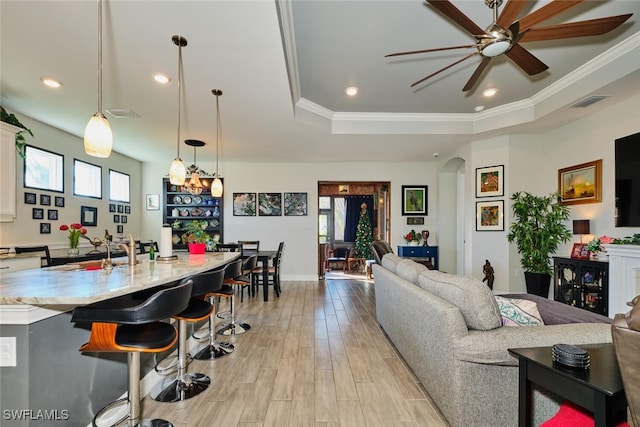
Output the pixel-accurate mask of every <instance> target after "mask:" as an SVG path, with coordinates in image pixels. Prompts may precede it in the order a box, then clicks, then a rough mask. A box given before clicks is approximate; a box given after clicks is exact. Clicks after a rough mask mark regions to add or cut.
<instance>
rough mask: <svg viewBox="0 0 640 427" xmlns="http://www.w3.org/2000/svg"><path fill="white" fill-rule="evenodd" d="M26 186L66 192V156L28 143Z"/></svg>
mask: <svg viewBox="0 0 640 427" xmlns="http://www.w3.org/2000/svg"><path fill="white" fill-rule="evenodd" d="M24 186H25V187H27V188H39V189H41V190H49V191H57V192H59V193H64V156H62V155H61V154H57V153H54V152H51V151H46V150H42V149H39V148H35V147H32V146H30V145H27V146H26V147H25V158H24Z"/></svg>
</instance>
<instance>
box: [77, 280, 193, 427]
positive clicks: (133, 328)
mask: <svg viewBox="0 0 640 427" xmlns="http://www.w3.org/2000/svg"><path fill="white" fill-rule="evenodd" d="M191 287H192V281H191V280H188V279H186V280H183V281H182V282H180V284H178V285H177V286H173V287H170V288H164V289H162V290H160V291H158V292H156V293H154V294H153V295H152V296H151V297H149V298H148V299H146V300H145V301H143V302H142V303H140V304H138V305H135V306H129V307H113V306H112V307H110V306H109V302H108V301H107V302H105V303H98V304H94V305H90V306H85V307H76V308H75V309H74V310H73V314H72V316H71V321H72V322H74V323H76V322H91V335H90V336H89V342H87V343H86V344H84V345H82V346H81V347H80V351H82V352H116V353H121V352H126V353H127V363H128V370H129V387H128V392H127V397H125V398H122V399H119V400H116V401H115V402H112V403H110V404H108V405H107V406H105V407H104V408H102V409H100V410H99V411H98V412H97V413H96V415H95V417H94V418H93V420H92V424H93V426H94V427H96V426H97V425H98V424H97V420H98V418H99V417H100V416H101V415H103V414H105V412H106V411H108V410H109V409H112V408H114V407H115V406H116V405H118V404H121V403H125V402H126V403H128V404H129V412H128V414H127V415H125V416H124V417H122V418H121V419H120V420H119V421H118V422H117V423H116V424H119V423H121V422H123V421H124V420H125V419H127V418H128V425H130V426H137V425H144V426H163V427H171V426H172V424H171V423H169V422H168V421H166V420H162V419H144V420H142V419H141V410H140V353H158V352H162V351H166V350H169V349H170V348H171V347H173V345H174V344H175V343H176V341H177V339H178V332H177V331H176V328H175V327H173V326H172V325H170V324H168V323H165V322H162V320H163V319H166V318H168V317H170V316H172V315H173V314H175V313H176V312H178V311H182V310H184V309H185V308H186V307H187V306H188V305H189V298H190V296H191Z"/></svg>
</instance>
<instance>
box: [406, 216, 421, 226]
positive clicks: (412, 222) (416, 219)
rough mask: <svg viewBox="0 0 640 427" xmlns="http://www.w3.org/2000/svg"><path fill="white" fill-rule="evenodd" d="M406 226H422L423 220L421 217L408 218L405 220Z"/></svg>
mask: <svg viewBox="0 0 640 427" xmlns="http://www.w3.org/2000/svg"><path fill="white" fill-rule="evenodd" d="M407 225H424V218H423V217H421V216H410V217H409V218H407Z"/></svg>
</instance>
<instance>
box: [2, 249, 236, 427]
mask: <svg viewBox="0 0 640 427" xmlns="http://www.w3.org/2000/svg"><path fill="white" fill-rule="evenodd" d="M239 255H240V254H239V253H228V252H220V253H207V254H204V255H189V254H188V253H186V252H184V253H178V259H177V260H174V261H170V262H153V263H152V262H149V260H148V259H142V258H143V257H142V256H140V257H139V258H141V260H139V261H138V264H136V266H135V267H131V266H129V265H128V264H127V258H117V259H114V260H113V261H114V263H115V264H116V267H114V268H113V270H111V271H110V272H109V271H105V270H102V269H95V270H94V268H96V267H95V266H94V265H92V264H82V263H79V264H67V265H63V266H55V267H48V268H42V269H31V270H23V271H16V272H12V273H0V304H2V305H0V336H1V337H4V338H11V339H12V338H13V337H15V344H16V349H17V352H16V354H17V357H16V359H17V363H16V366H8V367H2V368H0V383H2V388H1V389H0V415H1V416H2V417H3V418H2V419H1V420H0V424H2V426H3V427H4V426H5V425H6V426H57V425H60V426H83V427H84V426H86V425H88V424H90V421H91V418H92V417H93V412H94V411H96V410H98V409H99V408H101V407H102V406H104V405H105V404H106V403H108V402H110V401H112V400H114V399H115V398H117V397H119V396H120V395H122V394H123V393H124V392H125V391H126V389H127V364H126V356H125V355H124V354H116V353H102V354H97V353H80V352H79V351H78V348H80V346H81V345H82V344H84V343H85V342H86V341H87V340H88V337H89V330H90V325H75V324H73V323H71V321H70V320H71V311H72V309H73V308H74V307H76V306H79V305H88V304H93V303H97V302H102V301H106V300H110V299H114V298H119V299H126V298H129V297H130V295H131V294H133V293H136V292H138V291H141V290H145V289H151V288H154V287H157V286H162V285H166V284H168V283H172V282H175V281H178V280H181V279H183V278H186V277H190V276H193V275H196V274H199V273H203V272H205V271H209V270H212V269H215V268H217V267H220V266H223V265H225V264H227V263H228V262H230V261H232V260H234V259H236V258H237V257H238V256H239ZM159 356H161V355H159ZM142 363H143V366H142V370H143V375H144V373H145V372H148V371H150V370H152V367H153V363H152V360H151V358H150V357H143V358H142ZM7 411H14V412H7ZM15 411H18V412H15ZM19 411H23V412H19ZM38 411H49V412H48V414H54V415H55V414H57V415H59V416H60V417H59V418H64V419H59V420H55V419H54V420H51V419H49V420H47V419H33V417H34V416H35V414H37V413H38ZM6 414H9V415H10V418H6V417H4V415H6ZM15 414H22V415H24V417H23V419H22V420H17V419H14V418H13V416H14V415H15Z"/></svg>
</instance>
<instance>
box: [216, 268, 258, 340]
mask: <svg viewBox="0 0 640 427" xmlns="http://www.w3.org/2000/svg"><path fill="white" fill-rule="evenodd" d="M241 276H242V260H241V259H237V260H235V261H232V262H230V263H229V264H227V266H226V267H225V269H224V281H223V282H222V283H223V284H225V285H228V286H229V288H228V289H226V290H225V292H224V293H223V294H221V295H219V296H220V297H223V298H229V299H231V312H230V317H231V318H230V322H229V323H228V324H226V325H224V326H223V327H222V328H220V329H218V331H217V333H218V334H221V335H239V334H244V333H245V332H247V331H248V330H249V329H251V325H249V324H248V323H240V322H236V302H235V297H234V293H235V290H234V289H233V286H231V285H234V284H236V278H238V277H241ZM249 283H251V282H249ZM229 290H230V292H229ZM218 316H220V315H218Z"/></svg>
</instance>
